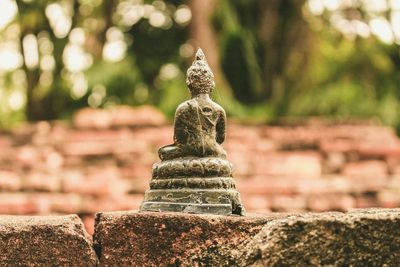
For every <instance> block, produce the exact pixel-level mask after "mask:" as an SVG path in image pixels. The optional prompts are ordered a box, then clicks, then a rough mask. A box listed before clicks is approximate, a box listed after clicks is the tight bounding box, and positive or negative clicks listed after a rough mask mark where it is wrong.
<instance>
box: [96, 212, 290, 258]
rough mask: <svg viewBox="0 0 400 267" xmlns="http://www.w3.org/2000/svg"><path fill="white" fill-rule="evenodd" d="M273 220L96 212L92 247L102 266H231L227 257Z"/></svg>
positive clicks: (177, 214) (178, 214)
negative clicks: (216, 263)
mask: <svg viewBox="0 0 400 267" xmlns="http://www.w3.org/2000/svg"><path fill="white" fill-rule="evenodd" d="M275 216H283V215H275ZM272 218H273V216H266V215H264V216H262V217H261V216H256V215H253V216H246V217H240V216H218V215H194V214H182V213H157V212H154V213H151V212H144V213H136V212H110V213H98V214H97V216H96V225H95V234H94V244H95V249H96V252H97V254H98V256H99V260H100V266H199V265H200V266H214V265H210V263H214V262H218V263H221V264H222V265H230V266H234V265H233V264H234V262H232V261H231V260H230V257H231V256H229V257H226V255H227V253H228V252H229V251H231V250H232V249H234V248H235V247H236V246H238V245H239V244H241V243H243V242H245V241H246V240H249V239H250V238H251V237H253V236H254V235H256V234H257V233H258V232H259V231H260V230H261V228H262V227H263V225H264V224H265V223H267V222H268V221H270V220H271V219H272ZM217 251H218V253H216V252H217ZM215 266H219V264H218V265H215Z"/></svg>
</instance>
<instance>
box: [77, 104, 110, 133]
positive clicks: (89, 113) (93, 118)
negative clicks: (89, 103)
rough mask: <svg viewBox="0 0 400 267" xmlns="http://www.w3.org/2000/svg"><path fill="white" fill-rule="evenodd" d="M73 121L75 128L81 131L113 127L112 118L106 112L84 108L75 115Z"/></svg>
mask: <svg viewBox="0 0 400 267" xmlns="http://www.w3.org/2000/svg"><path fill="white" fill-rule="evenodd" d="M73 121H74V125H75V127H77V128H80V129H86V128H96V129H105V128H109V127H110V126H111V121H112V117H111V114H110V113H109V112H108V111H106V110H101V109H93V108H84V109H81V110H80V111H78V112H77V113H76V114H75V116H74V118H73Z"/></svg>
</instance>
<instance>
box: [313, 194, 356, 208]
mask: <svg viewBox="0 0 400 267" xmlns="http://www.w3.org/2000/svg"><path fill="white" fill-rule="evenodd" d="M307 207H308V208H309V209H310V210H312V211H316V212H322V211H331V210H337V211H346V210H348V209H351V208H355V207H356V201H355V199H354V198H353V197H352V196H349V195H343V194H331V195H327V194H323V195H312V196H310V197H308V200H307Z"/></svg>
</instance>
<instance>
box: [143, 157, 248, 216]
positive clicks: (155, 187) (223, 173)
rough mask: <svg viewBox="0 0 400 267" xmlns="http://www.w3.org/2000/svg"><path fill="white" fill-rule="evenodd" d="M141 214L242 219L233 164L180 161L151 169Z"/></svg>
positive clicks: (164, 162)
mask: <svg viewBox="0 0 400 267" xmlns="http://www.w3.org/2000/svg"><path fill="white" fill-rule="evenodd" d="M140 210H141V211H176V212H187V213H212V214H219V215H229V214H237V215H243V214H244V209H243V206H242V204H241V201H240V195H239V193H238V191H237V190H236V187H235V182H234V180H233V178H232V164H231V163H230V162H229V161H227V160H225V159H220V158H194V157H190V158H181V159H175V160H166V161H162V162H160V163H156V164H154V166H153V178H152V180H151V182H150V190H148V191H147V192H146V194H145V197H144V201H143V203H142V205H141V207H140Z"/></svg>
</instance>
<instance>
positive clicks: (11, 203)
mask: <svg viewBox="0 0 400 267" xmlns="http://www.w3.org/2000/svg"><path fill="white" fill-rule="evenodd" d="M41 204H43V203H41V202H40V201H37V197H36V196H35V195H31V194H28V193H0V214H15V215H23V214H40V213H42V212H43V211H45V210H46V207H40V205H41Z"/></svg>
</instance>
